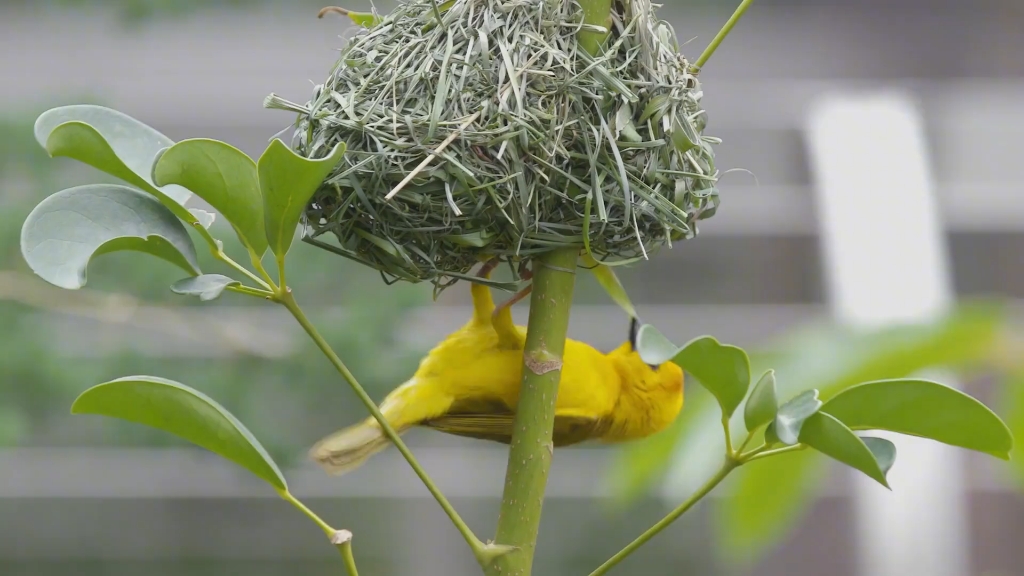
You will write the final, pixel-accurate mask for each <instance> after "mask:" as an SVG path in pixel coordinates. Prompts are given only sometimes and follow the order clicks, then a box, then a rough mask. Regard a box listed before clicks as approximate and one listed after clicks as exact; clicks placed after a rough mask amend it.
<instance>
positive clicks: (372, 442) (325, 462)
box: [309, 418, 390, 475]
mask: <svg viewBox="0 0 1024 576" xmlns="http://www.w3.org/2000/svg"><path fill="white" fill-rule="evenodd" d="M388 444H390V441H389V440H388V438H387V436H385V435H384V431H383V430H381V428H380V426H379V425H378V424H377V422H376V421H374V420H373V419H372V418H370V419H369V420H367V421H363V422H360V423H359V424H356V425H354V426H349V427H348V428H345V429H344V430H341V431H339V432H335V433H334V434H331V435H330V436H327V437H326V438H324V439H323V440H321V441H319V442H317V443H316V445H315V446H313V448H312V449H311V450H310V452H309V455H310V457H311V458H312V459H313V460H314V461H316V463H317V464H319V465H320V466H321V467H322V468H324V469H325V470H327V472H329V473H331V474H335V475H341V474H345V473H346V472H351V471H352V470H355V469H356V468H358V467H360V466H362V465H363V463H364V462H366V461H367V460H368V459H369V458H370V457H371V456H373V455H374V454H377V453H378V452H380V451H382V450H384V449H385V448H387V447H388Z"/></svg>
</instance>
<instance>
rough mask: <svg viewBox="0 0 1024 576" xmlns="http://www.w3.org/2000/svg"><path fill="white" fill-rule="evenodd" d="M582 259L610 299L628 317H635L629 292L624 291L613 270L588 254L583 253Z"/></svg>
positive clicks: (634, 309)
mask: <svg viewBox="0 0 1024 576" xmlns="http://www.w3.org/2000/svg"><path fill="white" fill-rule="evenodd" d="M583 261H584V266H585V267H587V268H589V269H590V271H591V272H592V273H593V274H594V278H597V282H598V283H599V284H600V285H601V287H602V288H604V291H605V292H607V293H608V296H609V297H610V298H611V299H612V301H613V302H615V303H616V304H618V305H619V307H620V308H622V310H623V311H624V312H625V313H626V314H628V315H629V317H630V318H636V317H637V315H636V308H634V307H633V302H631V301H630V299H629V294H627V293H626V288H625V287H623V286H622V282H620V281H619V277H618V276H617V275H616V274H615V271H614V270H612V269H611V268H609V267H608V266H605V265H603V264H601V263H600V262H598V261H597V260H595V259H594V257H593V256H590V255H589V254H584V255H583Z"/></svg>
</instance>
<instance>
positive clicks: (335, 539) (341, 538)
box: [331, 530, 352, 546]
mask: <svg viewBox="0 0 1024 576" xmlns="http://www.w3.org/2000/svg"><path fill="white" fill-rule="evenodd" d="M351 541H352V533H351V532H349V531H348V530H335V531H334V534H331V544H334V545H335V546H341V545H342V544H345V543H347V542H351Z"/></svg>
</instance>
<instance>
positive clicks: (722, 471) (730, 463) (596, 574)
mask: <svg viewBox="0 0 1024 576" xmlns="http://www.w3.org/2000/svg"><path fill="white" fill-rule="evenodd" d="M739 465H740V462H738V461H737V460H735V459H733V458H729V457H726V459H725V463H723V464H722V467H721V468H719V470H718V472H717V473H716V474H715V475H714V476H712V477H711V478H710V479H709V480H708V481H707V482H706V483H705V484H704V485H703V486H701V487H700V489H699V490H697V491H696V492H694V493H693V495H691V496H690V497H689V498H687V499H686V502H683V503H682V504H680V505H679V507H678V508H676V509H675V510H673V511H671V512H669V513H668V515H667V516H665V517H664V518H662V519H661V520H660V521H659V522H658V523H657V524H655V525H654V526H651V527H650V528H649V529H648V530H647V531H646V532H644V533H643V534H641V535H640V536H639V537H638V538H637V539H636V540H633V541H632V542H630V543H629V545H628V546H626V547H625V548H623V549H622V550H620V551H619V553H618V554H616V555H615V556H612V557H611V558H609V559H608V561H607V562H605V563H604V564H601V566H600V567H598V569H597V570H594V571H593V572H591V573H590V576H601V575H602V574H607V573H608V571H609V570H611V569H612V568H614V567H615V565H616V564H618V563H619V562H622V561H623V560H625V559H626V556H629V555H630V554H632V553H633V552H636V550H637V548H639V547H641V546H643V545H644V544H646V543H647V541H648V540H650V539H651V538H654V537H655V536H657V535H658V533H659V532H661V531H662V530H664V529H665V528H667V527H668V526H669V524H671V523H673V522H675V521H676V520H677V519H678V518H679V517H680V516H682V515H683V514H684V513H685V512H686V511H687V510H689V509H690V508H692V507H693V505H694V504H696V503H697V502H698V501H699V500H700V499H701V498H703V497H705V496H707V495H708V493H709V492H711V491H712V490H714V489H715V486H718V485H719V484H720V483H721V482H722V480H725V477H726V476H728V475H729V473H730V472H732V471H733V469H734V468H736V467H737V466H739Z"/></svg>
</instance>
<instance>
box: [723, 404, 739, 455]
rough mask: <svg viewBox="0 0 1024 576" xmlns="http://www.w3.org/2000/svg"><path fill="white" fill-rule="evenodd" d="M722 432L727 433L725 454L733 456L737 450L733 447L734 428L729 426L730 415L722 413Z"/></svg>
mask: <svg viewBox="0 0 1024 576" xmlns="http://www.w3.org/2000/svg"><path fill="white" fill-rule="evenodd" d="M722 432H723V433H724V434H725V455H726V457H728V458H732V457H733V456H735V455H736V452H735V451H734V450H733V448H732V430H731V429H730V428H729V417H728V416H726V415H725V414H722Z"/></svg>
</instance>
